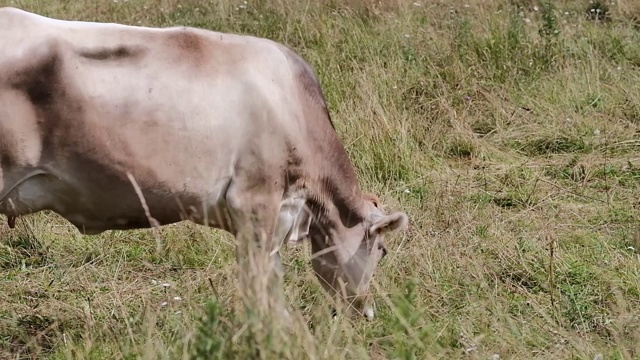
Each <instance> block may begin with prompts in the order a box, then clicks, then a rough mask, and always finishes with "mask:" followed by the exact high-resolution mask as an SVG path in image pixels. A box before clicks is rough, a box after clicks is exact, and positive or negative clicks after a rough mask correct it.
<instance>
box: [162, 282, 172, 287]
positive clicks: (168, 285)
mask: <svg viewBox="0 0 640 360" xmlns="http://www.w3.org/2000/svg"><path fill="white" fill-rule="evenodd" d="M160 286H162V287H166V288H168V287H171V284H169V283H164V284H161V285H160Z"/></svg>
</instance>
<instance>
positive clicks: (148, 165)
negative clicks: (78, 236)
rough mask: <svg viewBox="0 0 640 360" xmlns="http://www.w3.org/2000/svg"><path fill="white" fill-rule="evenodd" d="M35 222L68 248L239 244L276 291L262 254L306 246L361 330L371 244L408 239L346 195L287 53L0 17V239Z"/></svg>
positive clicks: (260, 44) (193, 34) (198, 36)
mask: <svg viewBox="0 0 640 360" xmlns="http://www.w3.org/2000/svg"><path fill="white" fill-rule="evenodd" d="M43 210H51V211H53V212H55V213H57V214H60V215H61V216H62V217H64V218H65V219H67V221H69V222H70V223H71V224H73V225H74V226H75V227H77V229H78V230H79V231H80V232H81V233H84V234H99V233H101V232H104V231H106V230H115V229H119V230H126V229H140V228H150V227H154V226H162V225H165V224H171V223H176V222H179V221H184V220H190V221H192V222H194V223H197V224H202V225H206V226H210V227H213V228H218V229H223V230H225V231H228V232H229V233H231V234H233V235H234V236H235V237H236V239H237V240H238V241H237V244H238V245H237V251H236V253H237V260H238V261H239V262H240V261H241V260H243V259H245V258H246V256H247V254H248V252H246V251H244V250H242V251H241V249H242V248H243V246H247V244H254V243H255V244H257V245H258V248H259V249H262V250H263V251H265V252H263V254H267V255H266V256H267V257H268V258H269V259H270V260H269V261H272V263H271V265H276V266H274V267H270V268H269V269H271V270H269V271H270V272H271V273H272V275H273V274H275V276H276V277H281V274H280V271H278V269H280V265H279V261H280V260H279V253H278V249H279V248H280V247H281V246H282V245H284V244H286V243H294V242H298V241H301V240H303V239H307V238H308V239H310V241H311V244H312V252H313V259H312V267H313V269H314V271H315V273H316V275H317V277H318V279H319V280H320V282H321V284H322V285H323V287H324V288H325V290H327V292H328V293H329V294H331V296H335V297H336V298H337V299H342V300H348V302H349V303H351V304H353V305H354V308H355V309H357V310H358V311H359V312H360V313H361V314H363V313H364V314H366V315H368V317H371V316H372V315H373V314H372V311H371V309H370V308H368V307H367V305H366V303H367V301H366V300H367V299H368V297H369V296H370V295H369V290H368V288H369V282H370V279H371V277H372V275H373V272H374V269H375V268H376V266H377V264H378V262H379V261H380V259H381V258H382V257H383V256H384V255H385V254H386V249H385V245H384V240H383V238H384V234H386V233H389V232H391V231H395V230H398V229H400V228H405V227H406V226H407V224H408V218H407V216H406V214H404V213H402V212H395V213H392V214H385V213H384V212H383V210H382V209H381V208H380V206H379V202H378V200H377V199H376V197H375V196H374V195H369V194H366V193H363V192H362V191H361V189H360V187H359V185H358V181H357V179H356V174H355V171H354V169H353V167H352V165H351V163H350V161H349V158H348V157H347V153H346V151H345V148H344V147H343V145H342V143H341V142H340V140H339V139H338V136H337V134H336V132H335V129H334V127H333V124H332V122H331V119H330V116H329V113H328V111H327V107H326V104H325V100H324V97H323V93H322V90H321V88H320V85H319V82H318V79H317V77H316V75H315V73H314V71H313V69H312V68H311V67H310V66H309V65H308V64H307V63H306V62H305V61H304V60H302V59H301V58H300V57H299V56H298V55H296V54H295V53H294V52H292V51H291V50H290V49H289V48H287V47H285V46H283V45H281V44H278V43H276V42H273V41H270V40H267V39H261V38H256V37H251V36H240V35H234V34H223V33H219V32H213V31H208V30H202V29H195V28H186V27H171V28H161V29H159V28H146V27H135V26H125V25H120V24H112V23H90V22H80V21H63V20H57V19H51V18H47V17H44V16H41V15H36V14H33V13H29V12H26V11H23V10H19V9H15V8H10V7H5V8H0V213H2V214H4V215H6V216H7V217H8V222H9V226H10V227H13V226H14V222H15V219H16V217H18V216H22V215H27V214H32V213H36V212H39V211H43ZM261 235H262V236H264V237H261ZM365 308H366V310H365Z"/></svg>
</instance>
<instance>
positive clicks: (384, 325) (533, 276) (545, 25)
mask: <svg viewBox="0 0 640 360" xmlns="http://www.w3.org/2000/svg"><path fill="white" fill-rule="evenodd" d="M1 3H4V4H12V5H14V6H19V7H22V8H25V9H28V10H33V11H36V12H39V13H42V14H44V15H50V16H55V17H60V18H67V19H82V20H94V21H113V22H121V23H127V24H137V25H153V26H168V25H190V26H198V27H206V28H210V29H214V30H219V31H227V32H241V33H248V34H253V35H258V36H265V37H269V38H272V39H275V40H278V41H281V42H283V43H286V44H288V45H290V46H291V47H293V48H294V49H296V50H297V51H298V52H300V53H301V54H302V55H303V56H304V57H305V58H306V59H307V60H308V61H309V62H310V63H311V64H312V65H313V66H314V67H315V68H316V69H317V71H318V73H319V75H320V78H321V80H322V83H323V87H324V88H325V91H326V93H327V97H328V101H329V105H330V108H331V111H332V113H333V118H334V120H335V122H336V126H337V128H338V131H339V133H340V136H341V138H342V139H343V141H344V143H345V144H347V146H348V150H349V153H350V155H351V157H352V160H353V162H354V164H355V165H356V168H357V171H358V174H359V176H360V179H361V181H362V183H363V184H364V186H365V187H366V188H367V189H368V190H371V191H375V192H377V193H378V194H380V195H381V198H382V199H383V200H384V202H385V203H386V204H387V206H388V207H390V208H399V209H403V210H405V211H407V212H408V214H409V215H410V218H411V228H410V231H409V232H408V233H406V234H402V235H399V236H396V237H393V238H392V239H389V247H390V256H388V257H387V258H386V259H385V261H384V263H383V264H382V267H381V270H380V272H379V273H378V276H377V278H376V286H377V287H378V293H377V297H376V304H377V307H378V312H379V318H378V319H377V320H375V321H373V322H366V321H364V320H360V319H356V320H348V319H344V318H338V319H336V320H334V321H332V320H331V317H330V314H329V312H328V311H329V309H328V308H327V307H326V306H325V305H326V301H325V299H324V297H323V295H322V293H321V291H320V287H319V285H318V283H317V281H316V280H315V279H314V278H313V275H312V273H311V269H310V266H309V263H308V259H309V249H308V247H307V246H303V247H301V248H293V249H289V250H287V251H286V253H285V254H284V262H285V264H286V267H287V270H288V275H287V294H288V297H289V299H290V301H291V302H292V303H293V304H294V305H295V306H296V307H297V308H298V309H299V315H300V316H303V317H304V319H305V320H300V321H299V322H298V324H297V328H296V329H295V331H294V332H293V333H291V332H287V331H285V330H282V329H280V328H277V327H275V326H272V325H273V324H275V323H277V321H275V322H274V321H269V320H262V319H260V318H258V317H257V316H254V315H252V314H244V313H243V312H242V311H240V307H239V306H238V304H239V301H238V299H237V295H236V294H237V291H236V288H235V275H234V271H235V266H234V254H233V247H232V243H231V241H232V239H231V238H230V237H229V236H227V235H225V234H222V233H221V232H218V231H211V230H209V229H205V228H201V227H197V226H194V225H189V224H178V225H175V226H169V227H166V228H163V229H162V231H161V232H160V239H161V243H160V244H156V240H155V237H154V236H153V234H152V233H151V232H150V231H135V232H109V233H106V234H104V235H101V236H96V237H88V236H86V237H85V236H80V235H78V233H77V232H76V231H75V230H74V229H73V228H72V227H71V226H70V225H68V224H67V223H66V222H64V221H63V220H61V219H60V218H59V217H57V216H55V215H53V214H46V213H43V214H39V215H35V216H31V217H28V218H23V219H21V220H19V228H18V229H17V230H16V231H9V230H8V229H7V228H0V237H1V238H2V241H1V243H0V349H1V350H0V357H5V358H11V359H18V358H31V357H33V358H35V357H41V358H43V357H44V358H51V359H61V358H68V357H69V358H92V359H94V358H95V359H102V358H126V359H132V358H148V359H164V358H167V359H169V358H170V359H175V358H190V357H197V355H198V354H199V355H200V356H201V357H200V358H206V356H204V355H202V354H205V353H206V352H208V351H214V350H215V351H218V354H219V355H218V356H217V357H220V358H253V357H260V358H289V359H302V358H309V359H338V358H340V359H342V358H346V359H356V358H357V359H361V358H372V359H386V358H393V359H396V358H400V359H427V358H429V359H431V358H444V359H451V358H469V359H487V358H492V357H493V358H496V356H499V357H500V358H501V359H510V358H514V359H515V358H517V359H523V358H540V359H570V358H589V359H591V358H594V357H595V356H597V355H598V354H602V355H603V356H604V357H603V358H605V359H632V358H638V357H639V356H640V262H639V260H640V255H639V249H640V227H639V223H638V219H639V218H640V214H639V213H638V206H639V205H640V200H639V198H638V193H639V192H640V155H638V154H639V152H638V150H640V140H639V139H640V136H639V135H640V131H639V130H640V87H638V84H639V83H640V32H639V31H638V28H637V26H638V25H637V24H638V20H637V19H638V7H637V6H635V5H634V2H632V1H625V2H623V1H621V0H620V1H619V3H618V2H613V3H612V2H610V1H609V2H607V3H606V4H607V8H606V11H605V10H601V12H598V15H600V14H602V15H603V16H599V17H598V18H597V19H596V18H592V17H589V16H588V13H593V12H590V11H589V6H592V7H593V6H595V5H597V4H594V3H591V5H590V4H589V2H587V1H581V2H576V1H557V2H552V3H553V6H552V8H548V7H546V6H545V2H538V1H533V0H531V1H528V0H496V1H481V0H469V1H455V0H454V1H452V2H444V1H437V2H431V1H420V2H415V3H414V2H413V1H374V2H366V3H365V2H360V1H355V0H353V1H348V2H342V3H338V2H334V1H325V0H323V1H320V2H296V1H293V0H274V1H271V2H267V1H262V2H255V1H248V2H247V3H246V4H245V3H244V2H242V1H233V2H230V1H228V0H223V1H219V2H211V3H207V2H204V1H195V0H184V1H173V0H128V1H127V0H119V1H99V2H90V1H88V0H74V1H67V0H41V1H7V0H0V4H1ZM596 3H597V2H596ZM601 9H604V8H603V7H601ZM0 36H1V35H0ZM163 283H168V284H170V286H169V287H164V286H162V284H163ZM176 297H179V298H176ZM305 321H306V322H305ZM256 351H257V352H256Z"/></svg>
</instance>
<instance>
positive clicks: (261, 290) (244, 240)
mask: <svg viewBox="0 0 640 360" xmlns="http://www.w3.org/2000/svg"><path fill="white" fill-rule="evenodd" d="M260 190H262V191H256V190H255V188H253V189H251V190H249V189H247V188H246V187H244V186H240V185H239V184H232V186H231V187H230V188H229V191H228V193H227V201H228V203H229V208H230V210H231V214H232V215H231V216H232V219H233V222H234V227H235V239H236V261H237V263H238V282H239V285H240V291H241V295H242V298H243V302H244V304H245V307H246V308H247V310H248V311H250V312H252V313H256V312H257V314H258V315H259V316H260V317H263V318H264V317H265V316H267V317H270V316H274V315H275V316H276V317H278V318H281V319H282V318H284V319H285V320H288V316H289V313H288V311H287V310H286V303H285V301H284V300H285V298H284V287H283V268H282V264H281V261H280V254H279V251H278V250H279V243H278V241H277V239H275V238H274V231H275V224H276V221H277V214H278V206H279V199H280V197H281V193H278V192H277V191H276V190H275V189H268V190H267V189H260Z"/></svg>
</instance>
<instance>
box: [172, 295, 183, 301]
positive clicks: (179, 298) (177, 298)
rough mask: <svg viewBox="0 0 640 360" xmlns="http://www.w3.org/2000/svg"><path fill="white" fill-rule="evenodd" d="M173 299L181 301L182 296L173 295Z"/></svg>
mask: <svg viewBox="0 0 640 360" xmlns="http://www.w3.org/2000/svg"><path fill="white" fill-rule="evenodd" d="M173 301H182V298H181V297H180V296H174V297H173Z"/></svg>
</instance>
